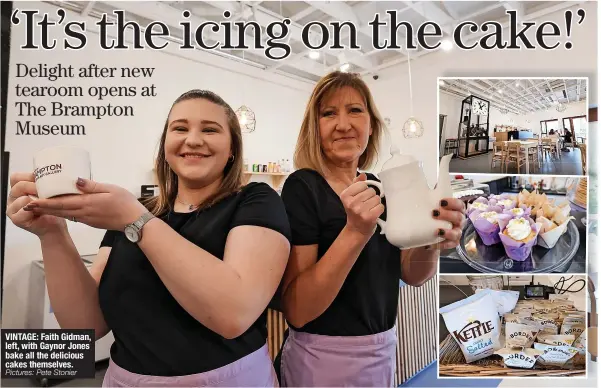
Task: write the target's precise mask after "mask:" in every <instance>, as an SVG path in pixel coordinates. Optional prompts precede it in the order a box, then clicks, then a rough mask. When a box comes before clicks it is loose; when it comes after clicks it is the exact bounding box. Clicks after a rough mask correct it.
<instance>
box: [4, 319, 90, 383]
mask: <svg viewBox="0 0 601 388" xmlns="http://www.w3.org/2000/svg"><path fill="white" fill-rule="evenodd" d="M1 337H2V340H1V341H0V342H1V345H2V368H1V369H2V378H10V377H42V378H44V377H45V378H62V379H64V378H91V377H94V374H95V357H94V354H95V352H94V345H95V338H94V330H21V329H15V330H9V329H6V330H2V336H1Z"/></svg>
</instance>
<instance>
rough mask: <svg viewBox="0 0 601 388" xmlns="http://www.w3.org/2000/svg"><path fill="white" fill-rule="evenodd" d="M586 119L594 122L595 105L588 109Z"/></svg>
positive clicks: (595, 118) (595, 116)
mask: <svg viewBox="0 0 601 388" xmlns="http://www.w3.org/2000/svg"><path fill="white" fill-rule="evenodd" d="M588 121H589V122H590V123H594V122H596V121H597V107H594V108H589V109H588Z"/></svg>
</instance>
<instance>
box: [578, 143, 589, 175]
mask: <svg viewBox="0 0 601 388" xmlns="http://www.w3.org/2000/svg"><path fill="white" fill-rule="evenodd" d="M577 147H578V149H579V150H580V160H582V172H583V173H584V174H585V175H586V169H587V166H586V144H578V145H577Z"/></svg>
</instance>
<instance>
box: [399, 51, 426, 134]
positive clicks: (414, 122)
mask: <svg viewBox="0 0 601 388" xmlns="http://www.w3.org/2000/svg"><path fill="white" fill-rule="evenodd" d="M407 67H408V69H409V109H410V112H411V115H410V116H409V118H408V119H407V121H405V124H404V125H403V136H405V138H407V139H411V138H417V137H421V136H422V135H423V134H424V126H423V125H422V122H421V121H420V120H418V119H417V118H416V117H415V116H414V115H413V85H412V80H411V57H410V55H409V51H407Z"/></svg>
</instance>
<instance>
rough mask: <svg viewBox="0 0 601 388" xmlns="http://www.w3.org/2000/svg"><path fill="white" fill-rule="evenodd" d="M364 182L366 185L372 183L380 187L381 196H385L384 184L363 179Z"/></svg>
mask: <svg viewBox="0 0 601 388" xmlns="http://www.w3.org/2000/svg"><path fill="white" fill-rule="evenodd" d="M363 183H365V184H366V185H368V186H369V185H372V186H376V187H377V188H378V190H380V198H382V197H384V188H383V187H382V184H381V183H380V182H378V181H363Z"/></svg>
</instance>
